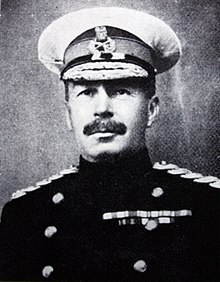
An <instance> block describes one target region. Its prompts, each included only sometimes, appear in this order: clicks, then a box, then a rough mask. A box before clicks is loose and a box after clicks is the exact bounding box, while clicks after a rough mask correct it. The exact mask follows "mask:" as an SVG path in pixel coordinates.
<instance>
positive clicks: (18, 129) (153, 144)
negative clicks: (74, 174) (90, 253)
mask: <svg viewBox="0 0 220 282" xmlns="http://www.w3.org/2000/svg"><path fill="white" fill-rule="evenodd" d="M94 6H119V7H127V8H133V9H137V10H143V11H147V12H149V13H151V14H153V15H155V16H157V17H159V18H161V19H162V20H164V21H165V22H167V23H168V24H169V25H170V26H171V27H172V28H173V29H174V31H175V32H176V33H177V35H178V37H179V38H180V40H181V43H182V49H183V56H182V59H181V61H180V62H179V63H178V64H177V66H176V67H175V68H174V69H173V70H171V71H169V72H167V73H165V74H163V75H160V76H158V77H157V94H158V96H159V97H160V101H161V103H160V107H161V111H160V116H159V118H158V120H157V122H156V123H155V124H154V125H153V127H152V128H151V129H149V130H148V131H147V134H146V140H147V146H148V148H149V152H150V156H151V158H152V162H155V161H161V160H166V161H167V162H168V163H169V162H171V163H175V164H178V165H179V166H180V167H187V168H188V169H190V170H192V171H196V172H201V173H203V174H204V175H216V176H220V172H219V162H220V155H219V136H220V132H219V128H220V119H219V108H220V103H219V85H218V84H219V80H220V79H219V62H220V59H219V58H218V54H219V50H218V45H219V41H220V38H219V30H218V27H219V14H218V13H219V11H220V5H219V3H218V1H214V0H213V1H212V0H188V1H185V0H184V1H183V0H167V1H164V0H157V1H155V0H138V1H133V0H126V1H119V0H105V1H101V0H100V1H98V0H90V1H89V0H87V1H85V0H77V1H76V0H74V1H73V0H65V1H63V0H54V1H52V0H38V1H34V0H3V1H2V3H1V18H0V40H1V47H0V52H1V53H0V69H1V76H0V82H1V86H0V91H1V95H0V99H1V101H0V115H1V116H0V118H1V135H0V137H1V144H0V149H1V155H0V161H1V168H0V173H1V174H0V183H1V186H0V210H1V208H2V206H3V204H4V203H5V202H6V201H8V200H9V199H10V196H11V193H13V192H14V191H16V190H17V189H21V188H25V187H27V186H30V185H34V184H35V182H37V181H40V180H42V179H44V178H47V177H49V176H50V175H52V174H55V173H57V172H59V171H60V170H62V169H64V168H66V167H68V166H70V165H71V164H77V162H78V152H77V149H76V146H75V142H74V138H73V133H71V132H69V131H68V130H67V127H66V123H65V107H64V91H63V90H64V88H63V85H62V83H61V82H60V81H59V78H58V76H56V75H55V74H53V73H51V72H49V71H48V70H46V69H45V67H44V66H43V65H42V64H41V63H40V62H39V61H38V57H37V43H38V38H39V36H40V34H41V32H42V31H43V30H44V28H45V27H46V26H47V25H49V24H50V23H51V22H52V21H53V20H55V19H57V18H58V17H60V16H62V15H64V14H65V13H68V12H71V11H75V10H78V9H81V8H87V7H94ZM82 20H83V19H82ZM129 20H131V21H135V19H128V21H129Z"/></svg>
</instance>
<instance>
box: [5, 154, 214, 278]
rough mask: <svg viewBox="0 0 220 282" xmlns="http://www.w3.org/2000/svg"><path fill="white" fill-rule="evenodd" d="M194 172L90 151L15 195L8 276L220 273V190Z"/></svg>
mask: <svg viewBox="0 0 220 282" xmlns="http://www.w3.org/2000/svg"><path fill="white" fill-rule="evenodd" d="M185 173H186V171H185V170H182V169H179V168H178V167H177V166H172V165H165V164H157V165H156V166H155V168H153V167H152V166H151V163H150V160H149V157H148V155H147V154H146V152H145V153H144V155H141V156H137V158H133V159H130V160H124V161H123V162H120V163H117V164H114V165H110V164H105V165H104V164H92V163H89V162H87V161H85V160H84V159H83V158H81V159H80V165H79V168H78V169H76V168H72V169H68V170H65V171H63V172H62V173H61V174H59V175H55V176H52V177H51V178H49V181H47V182H46V181H43V182H41V183H38V185H37V186H36V187H29V188H27V189H24V190H21V191H20V192H17V193H15V194H14V196H13V198H14V199H12V200H11V201H10V202H8V203H7V204H6V205H5V207H4V209H3V212H2V221H1V257H0V264H1V265H0V266H1V268H0V280H11V281H12V280H13V281H14V280H23V281H24V280H29V281H35V280H37V281H43V280H58V281H159V282H160V281H178V282H181V281H219V271H218V268H219V265H218V258H217V257H218V246H219V229H218V227H219V213H218V211H217V200H218V198H217V197H218V194H217V193H218V191H217V190H218V189H216V188H215V184H214V185H211V184H212V183H213V181H214V180H212V181H211V179H209V178H208V179H207V178H201V177H200V178H199V179H205V180H204V181H202V182H208V183H198V182H196V181H195V179H196V177H199V176H198V175H197V174H193V173H189V174H187V175H188V177H186V178H184V175H185ZM209 182H211V184H210V183H209ZM216 183H217V182H216ZM212 186H213V187H212Z"/></svg>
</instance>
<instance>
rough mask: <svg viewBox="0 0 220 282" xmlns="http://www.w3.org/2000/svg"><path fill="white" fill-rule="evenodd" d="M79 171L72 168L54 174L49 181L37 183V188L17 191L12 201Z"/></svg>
mask: <svg viewBox="0 0 220 282" xmlns="http://www.w3.org/2000/svg"><path fill="white" fill-rule="evenodd" d="M78 171H79V170H78V168H77V167H76V166H71V167H70V168H67V169H64V170H62V171H60V172H59V173H58V174H54V175H52V176H50V177H49V178H48V179H44V180H42V181H39V182H37V183H36V185H35V186H29V187H27V188H24V189H21V190H17V191H16V192H14V193H13V194H12V196H11V200H14V199H17V198H20V197H22V196H25V195H26V194H27V193H29V192H32V191H35V190H37V189H40V188H41V187H42V186H45V185H47V184H49V183H51V182H52V181H54V180H57V179H59V178H62V177H63V176H64V175H67V174H71V173H78Z"/></svg>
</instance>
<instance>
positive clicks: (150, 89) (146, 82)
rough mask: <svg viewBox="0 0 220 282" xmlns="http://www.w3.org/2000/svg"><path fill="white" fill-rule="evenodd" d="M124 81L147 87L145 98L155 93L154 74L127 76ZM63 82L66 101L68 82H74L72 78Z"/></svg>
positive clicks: (66, 99) (67, 97)
mask: <svg viewBox="0 0 220 282" xmlns="http://www.w3.org/2000/svg"><path fill="white" fill-rule="evenodd" d="M126 81H129V82H130V83H133V82H134V81H135V83H138V84H139V86H141V87H143V88H145V87H146V89H147V91H146V95H147V98H149V99H150V98H152V97H153V96H154V95H155V93H156V78H155V75H153V74H152V75H149V76H148V77H147V78H132V77H131V78H127V79H126ZM63 82H64V87H65V101H66V102H68V101H69V83H73V84H74V80H72V79H67V80H63Z"/></svg>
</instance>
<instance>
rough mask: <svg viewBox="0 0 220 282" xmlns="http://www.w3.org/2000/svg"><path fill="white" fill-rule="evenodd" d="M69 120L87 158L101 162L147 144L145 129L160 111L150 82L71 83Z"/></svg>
mask: <svg viewBox="0 0 220 282" xmlns="http://www.w3.org/2000/svg"><path fill="white" fill-rule="evenodd" d="M68 90H69V101H68V102H67V109H68V117H69V118H68V121H69V122H68V123H69V124H70V125H71V128H72V129H73V130H74V132H75V138H76V142H77V144H78V146H79V148H80V152H81V154H82V155H83V157H84V158H85V159H87V160H89V161H99V160H102V159H103V158H106V157H108V156H109V157H112V156H116V155H121V154H122V155H123V154H126V153H131V152H133V153H134V152H137V151H139V150H141V149H142V148H143V147H145V129H146V127H147V126H150V124H151V123H152V121H153V120H154V118H155V116H156V115H157V112H158V105H157V100H156V99H155V98H152V99H150V98H149V95H148V89H147V86H146V85H143V84H140V83H138V82H137V81H128V80H126V81H125V80H112V81H90V82H83V83H78V82H77V83H72V82H70V83H69V85H68Z"/></svg>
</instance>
